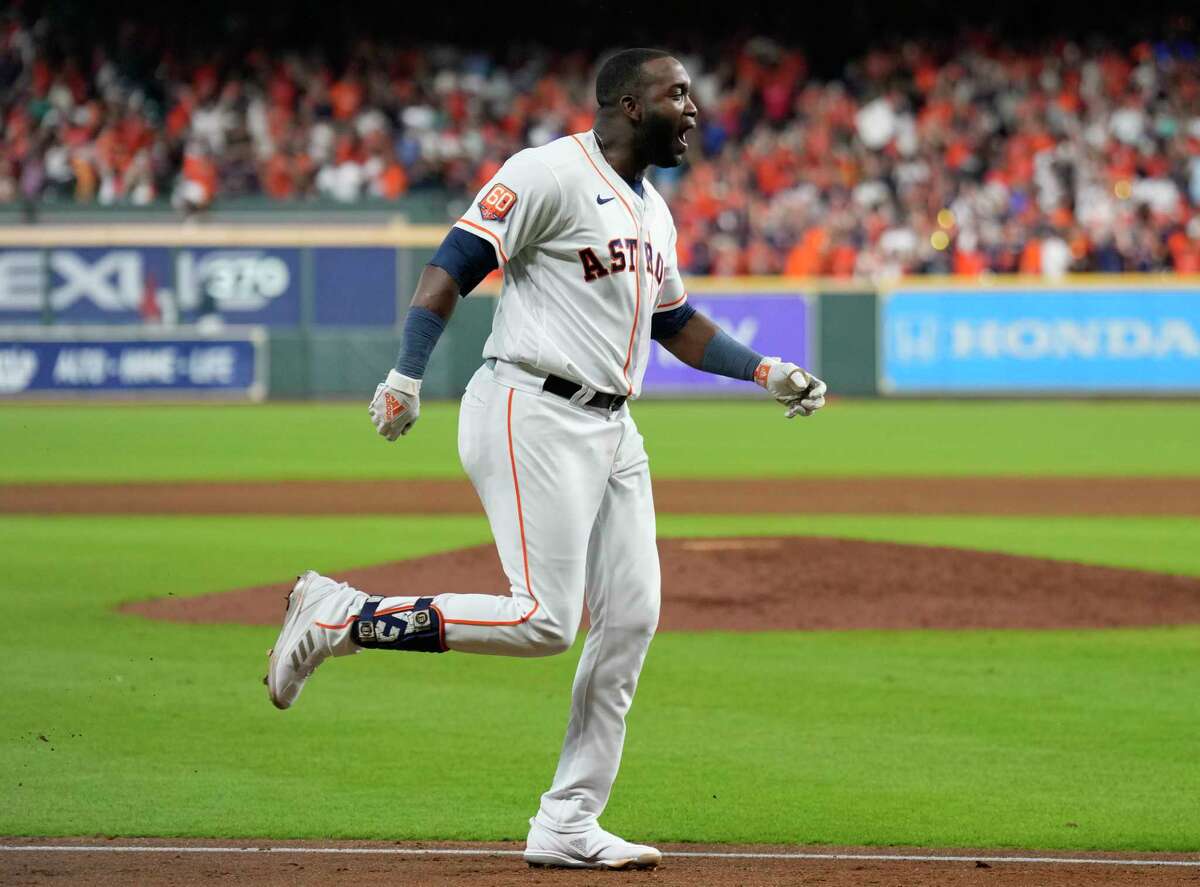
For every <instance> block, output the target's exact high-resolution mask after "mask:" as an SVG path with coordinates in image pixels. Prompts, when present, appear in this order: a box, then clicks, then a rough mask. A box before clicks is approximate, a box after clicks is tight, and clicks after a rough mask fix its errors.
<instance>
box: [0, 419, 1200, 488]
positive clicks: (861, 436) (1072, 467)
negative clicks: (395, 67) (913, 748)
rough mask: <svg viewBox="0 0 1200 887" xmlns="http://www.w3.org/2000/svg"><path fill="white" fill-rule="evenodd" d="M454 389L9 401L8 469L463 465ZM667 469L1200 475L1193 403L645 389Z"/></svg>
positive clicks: (2, 441) (122, 471) (733, 473)
mask: <svg viewBox="0 0 1200 887" xmlns="http://www.w3.org/2000/svg"><path fill="white" fill-rule="evenodd" d="M456 409H457V407H456V405H454V404H447V403H429V404H425V405H423V406H422V416H421V423H420V425H419V426H418V427H417V428H416V430H415V431H414V432H413V434H411V435H409V436H407V437H406V438H404V439H403V440H402V441H399V442H398V443H396V444H391V445H389V444H387V443H385V442H384V441H382V440H381V439H380V438H378V437H376V436H375V434H374V431H373V429H372V428H371V426H370V422H369V420H368V418H367V414H366V407H365V405H364V404H358V403H355V404H315V403H314V404H308V403H302V404H296V403H292V404H266V405H262V406H216V405H195V406H157V407H153V406H146V405H144V404H138V405H126V406H122V405H115V406H114V405H95V406H87V405H79V404H71V405H69V406H65V405H51V406H28V405H6V406H4V407H3V408H0V482H16V481H63V482H69V481H127V480H176V479H199V480H207V479H255V478H262V479H278V478H361V477H368V478H369V477H381V478H383V477H461V476H462V471H461V468H460V467H459V463H458V455H457V447H456V443H455V435H456V426H457V417H456ZM634 414H635V416H636V418H637V420H638V423H639V425H640V427H641V429H642V431H643V433H644V434H645V436H646V440H647V447H648V449H649V451H650V455H651V460H652V465H653V468H654V474H655V477H659V478H666V477H715V476H726V477H764V476H775V477H788V476H808V475H810V474H811V473H812V472H813V471H814V470H818V469H819V471H820V473H821V475H822V476H825V477H829V476H838V475H864V476H869V475H960V476H961V475H1015V474H1035V475H1062V476H1088V475H1103V476H1122V475H1146V476H1150V475H1158V476H1166V475H1198V474H1200V447H1197V446H1195V441H1196V440H1198V439H1200V409H1197V408H1196V407H1195V406H1194V405H1193V404H1191V403H1184V402H1162V403H1141V404H1138V403H1128V402H1041V401H1039V402H1001V403H981V402H924V401H918V402H894V401H893V402H885V401H835V402H834V403H833V404H831V405H830V407H829V408H828V409H827V410H825V411H823V412H822V413H821V414H820V415H818V416H816V417H813V418H812V419H811V420H793V421H791V422H788V421H786V420H784V419H783V418H782V416H781V415H780V410H779V409H777V408H776V406H775V405H774V404H772V403H769V402H712V401H709V402H691V403H687V402H684V403H680V402H670V403H666V402H646V403H639V404H636V405H635V408H634Z"/></svg>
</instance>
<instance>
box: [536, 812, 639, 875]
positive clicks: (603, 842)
mask: <svg viewBox="0 0 1200 887" xmlns="http://www.w3.org/2000/svg"><path fill="white" fill-rule="evenodd" d="M524 858H525V861H526V862H527V863H529V866H530V868H570V869H652V868H655V867H657V866H658V864H659V863H661V862H662V853H660V852H659V851H658V850H656V849H655V848H653V847H647V846H646V845H645V844H631V843H629V842H628V841H626V840H624V839H623V838H618V837H617V836H616V835H614V834H611V833H609V832H606V831H605V830H604V829H602V828H600V826H598V825H597V826H593V827H592V828H590V829H588V830H587V831H584V832H571V833H564V832H555V831H551V830H550V829H548V828H546V827H545V826H543V825H540V824H539V823H538V822H537V820H536V819H531V820H529V837H528V838H527V839H526V841H525V854H524Z"/></svg>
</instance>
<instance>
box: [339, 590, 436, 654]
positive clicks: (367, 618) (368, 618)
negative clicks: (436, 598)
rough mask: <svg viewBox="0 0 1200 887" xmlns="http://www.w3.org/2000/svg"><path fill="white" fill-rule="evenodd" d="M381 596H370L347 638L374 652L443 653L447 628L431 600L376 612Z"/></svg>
mask: <svg viewBox="0 0 1200 887" xmlns="http://www.w3.org/2000/svg"><path fill="white" fill-rule="evenodd" d="M381 603H383V598H382V597H378V596H376V597H369V598H367V602H366V603H365V604H363V608H362V611H361V612H360V613H359V614H358V620H357V621H356V622H355V623H354V628H353V629H352V630H351V633H350V639H351V640H352V641H354V643H355V644H357V645H358V646H360V647H367V648H369V649H375V650H411V651H413V652H417V653H445V652H446V649H447V647H446V627H445V623H444V622H443V620H442V614H441V611H440V610H438V608H437V607H435V606H434V605H433V598H431V597H423V598H417V600H416V601H415V602H414V603H412V604H406V605H405V606H403V607H400V608H393V609H388V610H382V611H380V610H379V605H380V604H381Z"/></svg>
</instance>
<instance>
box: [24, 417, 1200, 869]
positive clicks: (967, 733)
mask: <svg viewBox="0 0 1200 887" xmlns="http://www.w3.org/2000/svg"><path fill="white" fill-rule="evenodd" d="M84 412H85V413H86V411H84ZM1196 526H1197V522H1195V521H1188V520H1181V519H1167V518H1154V519H1151V518H1141V519H1129V520H1109V519H1105V520H1091V519H1046V518H1042V519H1031V518H1020V519H1018V518H954V519H943V518H917V519H912V518H906V519H903V520H897V519H887V518H858V517H852V516H839V517H835V518H831V517H763V518H750V519H748V518H744V517H737V518H733V517H728V518H721V517H711V516H709V517H703V518H682V517H680V518H675V517H666V518H663V519H662V520H661V528H662V530H663V532H664V533H667V534H674V533H688V534H691V533H743V532H748V533H760V532H814V531H816V532H828V533H830V534H837V535H858V536H862V537H864V538H888V539H897V540H900V541H935V540H936V541H939V542H941V543H943V544H966V545H970V544H977V545H986V546H987V547H999V548H1000V549H1001V550H1014V551H1025V552H1026V553H1039V552H1041V553H1047V554H1051V553H1052V554H1055V555H1056V556H1062V557H1070V558H1078V559H1086V560H1091V561H1093V562H1097V563H1105V562H1107V563H1114V564H1118V565H1126V566H1141V567H1147V568H1171V569H1173V570H1175V571H1177V572H1183V573H1190V574H1193V575H1200V546H1196V545H1191V546H1188V544H1187V539H1188V538H1189V536H1190V537H1191V538H1194V533H1195V529H1196ZM0 538H2V539H3V540H4V541H3V543H0V545H2V546H3V549H2V551H0V558H2V559H3V562H4V564H5V570H4V573H3V577H2V578H0V595H2V597H3V600H4V601H5V611H6V613H5V620H4V621H3V623H0V643H2V644H3V647H4V649H5V653H6V656H7V660H6V665H5V668H4V669H2V670H0V698H3V699H4V706H5V714H4V718H3V719H2V720H0V833H5V834H23V835H35V834H94V833H99V834H126V835H127V834H147V835H212V836H272V837H306V836H308V837H331V836H332V837H377V838H396V839H400V838H429V839H435V838H442V839H449V838H462V839H468V838H470V839H520V838H522V837H523V836H524V823H525V819H526V817H528V816H529V815H530V814H531V813H532V812H533V810H534V808H535V806H536V802H537V794H538V792H539V791H540V790H541V789H542V788H543V787H544V786H545V785H546V784H547V783H548V781H549V779H550V777H551V775H552V773H553V769H554V763H555V759H556V757H557V752H558V746H559V743H560V742H561V738H562V730H563V726H564V723H565V716H566V708H567V694H568V690H569V686H570V681H571V674H572V671H573V668H574V663H575V657H576V655H577V651H578V648H577V649H576V651H574V652H572V653H570V654H568V655H566V656H563V657H557V658H553V659H546V660H534V661H526V660H508V659H502V658H494V657H473V656H466V655H447V656H439V657H433V656H401V655H395V654H387V653H371V654H367V655H363V656H358V657H355V658H353V659H349V660H345V661H338V662H335V663H331V664H330V665H328V666H326V667H324V668H323V669H322V671H321V672H320V674H319V675H318V676H317V677H316V678H315V679H314V681H313V686H312V687H310V688H308V689H306V691H305V696H304V698H303V699H302V700H301V702H300V704H299V705H298V706H297V708H296V709H295V710H293V711H290V712H287V713H280V712H277V711H275V710H274V709H272V708H271V707H270V705H269V704H268V702H267V700H266V696H265V692H264V690H263V687H262V686H261V684H259V683H258V680H259V678H260V677H261V675H262V672H263V664H264V661H265V660H264V655H263V654H264V651H265V650H266V648H267V647H268V646H269V645H270V643H271V641H272V640H273V637H274V630H273V629H268V628H249V627H237V626H204V627H191V626H181V625H167V624H159V623H152V622H148V621H145V620H141V619H137V618H132V617H124V616H119V615H117V614H115V613H113V612H112V611H111V607H112V606H113V605H115V604H116V603H118V602H120V601H124V600H130V599H136V598H142V597H149V596H161V595H165V594H168V593H170V594H176V595H192V594H199V593H202V592H205V591H210V590H214V589H219V588H228V587H237V586H242V585H247V584H253V583H259V582H265V581H272V580H277V579H279V578H280V577H281V576H286V575H288V574H289V573H292V572H294V571H295V570H296V569H297V568H298V567H302V566H306V565H312V566H315V567H318V568H321V569H329V570H334V569H338V568H344V567H347V566H351V565H356V564H367V563H374V562H379V561H383V560H388V559H391V558H394V557H399V556H404V555H416V554H421V553H426V552H430V551H436V550H441V549H445V548H448V547H455V546H457V545H460V544H470V543H474V542H483V541H486V540H487V538H488V531H487V527H486V524H485V523H484V522H483V521H482V520H481V519H478V518H469V517H464V518H446V519H419V518H394V519H384V518H361V519H359V518H353V519H336V518H328V519H326V518H314V519H301V518H292V519H285V518H272V519H261V518H200V517H196V518H171V519H151V518H15V517H8V518H0ZM1050 549H1053V550H1052V551H1051V550H1050ZM1198 644H1200V628H1197V627H1189V628H1176V629H1155V630H1122V631H1100V632H1041V633H1032V632H953V633H952V632H894V633H882V632H830V633H809V634H800V633H767V634H756V635H736V634H665V635H663V636H661V637H659V638H658V639H657V640H656V641H655V644H654V647H653V648H652V650H651V653H650V657H649V660H648V662H647V666H646V670H645V672H644V674H643V679H642V686H641V689H640V690H639V697H638V701H637V703H636V704H635V707H634V711H633V713H632V715H631V717H630V731H629V739H628V743H627V747H626V757H625V762H624V766H623V769H622V775H621V777H620V779H619V781H618V784H617V787H616V791H615V794H614V798H613V802H612V804H611V806H610V810H609V812H608V814H607V815H606V817H605V823H606V825H607V826H608V827H610V828H612V829H614V830H616V831H622V832H627V833H629V834H630V835H633V836H636V837H638V838H640V839H646V840H658V841H668V840H696V841H701V840H703V841H747V842H774V841H779V842H828V843H847V844H860V843H867V844H890V843H899V844H925V845H931V846H996V847H1006V846H1007V847H1035V848H1062V849H1088V848H1103V849H1114V850H1117V849H1122V850H1175V851H1195V850H1198V849H1200V838H1198V837H1197V833H1196V830H1195V828H1194V823H1195V798H1196V797H1197V796H1198V794H1200V769H1198V768H1197V767H1196V763H1195V762H1196V748H1197V746H1196V736H1197V735H1200V701H1198V699H1197V696H1196V693H1195V688H1196V687H1197V686H1200V657H1197V656H1196V653H1195V651H1196V649H1197V645H1198ZM39 737H45V740H43V739H41V738H39ZM1068 823H1073V825H1068Z"/></svg>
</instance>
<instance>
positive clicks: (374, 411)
mask: <svg viewBox="0 0 1200 887" xmlns="http://www.w3.org/2000/svg"><path fill="white" fill-rule="evenodd" d="M496 267H497V262H496V254H495V252H494V251H493V249H492V247H491V246H490V245H489V244H488V243H487V242H486V241H485V240H483V239H482V238H480V237H476V236H475V235H474V234H469V233H467V232H466V231H463V230H461V229H459V228H451V229H450V233H449V234H447V235H446V239H445V240H443V241H442V245H441V246H440V247H438V251H437V252H436V253H435V254H434V256H433V258H432V259H431V260H430V262H429V264H428V265H426V266H425V270H424V271H422V272H421V279H420V280H418V281H417V289H416V291H415V292H414V293H413V297H412V302H411V304H410V305H409V308H408V313H407V314H406V315H405V317H404V332H403V333H402V335H401V344H400V354H399V356H398V357H397V358H396V366H395V368H394V369H392V370H390V371H389V372H388V374H387V378H386V379H384V380H383V381H382V382H381V383H379V385H378V386H377V387H376V389H375V396H374V397H373V398H372V399H371V405H370V406H369V407H368V408H367V412H368V413H369V414H370V416H371V421H372V422H374V423H375V430H376V431H378V432H379V433H380V434H381V435H382V436H383V437H386V438H387V439H388V440H395V439H396V438H397V437H399V436H400V435H402V434H408V432H409V429H411V428H412V427H413V425H415V424H416V421H417V419H418V417H419V416H420V413H421V401H420V394H421V380H422V379H423V378H424V377H425V367H426V365H427V364H428V363H429V357H430V355H431V354H433V349H434V346H435V345H437V342H438V339H439V338H441V335H442V332H443V331H445V329H446V324H447V323H448V322H449V321H450V317H451V315H453V314H454V307H455V305H457V304H458V300H459V297H460V296H465V295H467V294H468V293H470V292H471V290H473V289H475V287H476V286H477V285H478V284H479V282H480V281H481V280H483V278H485V277H487V275H488V274H490V273H491V272H492V271H494V270H495V269H496Z"/></svg>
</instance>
